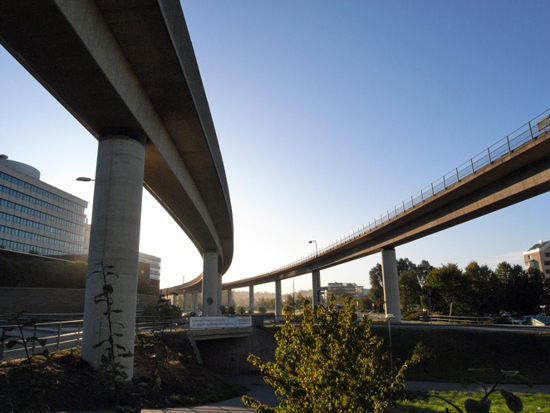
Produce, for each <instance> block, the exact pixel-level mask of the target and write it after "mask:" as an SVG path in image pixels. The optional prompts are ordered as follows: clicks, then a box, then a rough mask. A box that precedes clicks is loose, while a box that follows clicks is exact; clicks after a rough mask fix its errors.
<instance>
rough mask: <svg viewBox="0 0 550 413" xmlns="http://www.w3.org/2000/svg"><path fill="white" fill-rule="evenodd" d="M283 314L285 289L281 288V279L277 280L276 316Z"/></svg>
mask: <svg viewBox="0 0 550 413" xmlns="http://www.w3.org/2000/svg"><path fill="white" fill-rule="evenodd" d="M282 316H283V289H282V288H281V280H277V281H275V317H277V318H281V317H282Z"/></svg>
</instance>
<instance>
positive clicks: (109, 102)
mask: <svg viewBox="0 0 550 413" xmlns="http://www.w3.org/2000/svg"><path fill="white" fill-rule="evenodd" d="M0 43H1V44H2V46H3V47H5V48H6V49H7V50H8V52H9V53H10V54H11V55H12V56H13V57H14V58H15V59H16V60H17V61H18V62H19V63H20V64H21V65H22V66H23V67H24V68H25V69H26V70H28V71H29V73H31V74H32V75H33V76H34V77H35V79H36V80H37V81H38V82H40V83H41V84H42V85H43V86H44V87H45V88H46V89H47V90H48V91H49V92H50V93H51V94H52V95H53V96H54V97H55V98H56V99H57V100H58V101H59V102H60V103H61V104H62V105H63V106H64V107H65V108H66V109H67V110H68V111H69V112H70V113H71V114H72V115H73V116H74V117H75V118H76V119H78V121H79V122H80V123H81V124H82V125H83V126H84V127H85V128H86V129H87V130H88V131H89V132H90V134H91V135H92V136H93V137H95V138H96V139H97V140H98V141H99V148H98V161H97V171H96V177H95V194H94V207H93V222H92V229H91V240H90V254H89V260H88V262H89V270H88V272H89V273H92V272H93V271H97V270H100V269H101V268H100V266H99V265H97V264H98V263H102V264H103V265H105V266H112V268H111V267H109V268H107V269H106V271H111V272H114V273H117V274H118V276H119V277H118V278H116V279H115V277H114V276H112V275H110V276H109V277H108V283H109V284H112V285H113V287H114V292H113V294H112V297H114V302H115V303H116V304H115V306H116V308H117V309H120V310H122V311H123V312H122V313H120V314H117V322H120V323H121V324H123V325H125V326H127V327H126V328H124V329H123V331H122V334H123V337H122V338H121V341H120V342H119V343H120V344H121V345H123V346H124V347H126V349H128V350H132V349H133V339H134V327H133V326H134V317H135V307H136V302H135V300H136V290H137V264H138V252H139V251H138V247H139V226H140V215H141V199H142V188H143V187H144V186H145V188H146V189H147V190H148V191H149V192H150V193H151V194H152V195H153V197H155V198H156V199H157V201H159V203H160V204H161V205H162V206H163V207H164V208H165V209H166V211H168V213H169V214H170V215H171V216H172V217H173V218H174V220H175V221H176V222H177V223H178V225H179V226H180V227H181V228H182V229H183V231H185V233H186V234H187V235H188V236H189V238H190V239H191V240H192V242H193V243H194V244H195V246H196V247H197V249H198V250H199V252H200V253H201V254H202V255H203V257H204V270H203V274H201V276H200V277H202V278H204V279H205V282H204V284H202V285H203V286H204V287H203V295H204V296H205V297H206V298H207V299H208V301H212V303H213V305H210V306H207V307H205V309H204V310H205V312H208V311H209V310H210V311H212V314H213V315H214V314H217V311H218V310H217V309H218V308H219V305H218V299H219V297H221V290H220V288H219V286H220V285H221V276H222V275H223V273H225V272H226V271H227V269H228V268H229V266H230V264H231V260H232V257H233V220H232V212H231V202H230V198H229V191H228V185H227V180H226V176H225V170H224V166H223V162H222V157H221V153H220V149H219V145H218V140H217V137H216V132H215V130H214V124H213V121H212V117H211V114H210V109H209V106H208V102H207V99H206V95H205V92H204V88H203V85H202V80H201V77H200V73H199V69H198V66H197V62H196V59H195V54H194V52H193V46H192V43H191V40H190V37H189V33H188V30H187V26H186V23H185V19H184V16H183V12H182V9H181V5H180V3H179V1H178V0H78V1H65V0H25V1H21V0H2V1H1V2H0ZM59 149H60V150H62V148H59ZM102 292H103V279H102V277H101V274H95V275H93V276H89V278H88V283H87V287H86V302H85V315H84V338H83V350H82V355H83V357H84V358H85V359H87V360H88V361H89V362H90V363H91V364H92V365H94V366H98V365H99V363H100V360H101V354H102V353H103V351H104V350H103V349H102V348H98V349H94V348H93V345H94V344H96V343H98V342H100V341H102V340H105V338H106V334H107V333H106V325H105V323H103V322H100V320H101V319H103V317H104V316H103V315H102V313H103V312H104V311H105V310H104V306H103V304H102V303H101V302H100V303H95V301H96V297H98V294H101V293H102ZM126 364H127V367H128V368H129V369H130V370H129V372H130V374H129V376H130V377H131V376H132V374H131V372H132V370H131V368H132V364H133V363H132V359H129V360H128V361H127V363H126Z"/></svg>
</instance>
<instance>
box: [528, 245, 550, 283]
mask: <svg viewBox="0 0 550 413" xmlns="http://www.w3.org/2000/svg"><path fill="white" fill-rule="evenodd" d="M523 261H524V262H525V268H526V269H529V268H536V269H538V270H540V271H541V272H542V273H543V274H544V276H545V277H546V278H550V241H546V242H545V241H540V242H539V243H538V244H535V245H533V246H532V247H531V248H529V250H527V251H525V252H524V253H523Z"/></svg>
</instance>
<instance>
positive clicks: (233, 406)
mask: <svg viewBox="0 0 550 413" xmlns="http://www.w3.org/2000/svg"><path fill="white" fill-rule="evenodd" d="M228 378H229V379H230V380H231V381H234V382H235V383H239V384H241V385H243V386H246V387H248V388H249V389H250V391H249V392H248V393H247V395H248V396H250V397H252V398H254V399H256V400H259V401H261V402H262V403H266V404H268V405H269V406H276V405H277V404H278V402H277V397H276V396H275V393H274V391H273V388H272V387H271V386H269V385H268V384H266V383H265V382H264V381H263V379H262V377H261V376H260V375H259V374H255V373H251V374H239V375H235V376H231V377H228ZM406 389H407V390H410V391H430V390H436V391H452V390H454V391H461V390H464V389H463V387H462V385H461V384H460V383H435V382H407V383H406ZM499 389H504V390H509V391H512V392H514V393H543V394H550V384H539V385H535V386H534V387H533V388H532V389H530V388H529V387H527V386H525V385H521V384H504V385H501V386H499ZM468 390H471V391H481V389H480V388H479V387H478V388H476V387H474V386H470V387H469V388H468ZM253 411H254V409H251V408H249V407H246V406H245V405H244V404H243V402H242V401H241V398H240V397H235V398H233V399H229V400H224V401H221V402H217V403H211V404H208V405H205V406H194V407H166V408H163V409H143V410H142V413H250V412H253ZM96 413H107V412H96Z"/></svg>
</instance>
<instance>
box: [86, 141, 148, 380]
mask: <svg viewBox="0 0 550 413" xmlns="http://www.w3.org/2000/svg"><path fill="white" fill-rule="evenodd" d="M145 142H146V140H145V138H144V137H141V136H132V137H129V136H127V135H108V136H103V137H101V138H100V140H99V147H98V153H97V166H96V176H95V192H94V202H93V213H92V225H91V233H90V249H89V255H88V277H87V280H86V293H85V301H84V326H83V336H82V359H84V360H86V361H87V362H88V363H90V365H91V366H92V367H94V368H98V367H99V366H100V364H101V356H102V355H103V354H106V349H107V343H104V344H103V345H101V346H99V347H98V348H94V345H96V344H98V343H100V342H102V341H103V340H107V339H108V338H109V326H108V323H107V318H106V316H105V315H104V314H103V313H104V312H105V310H106V308H107V307H106V303H104V302H99V303H96V302H95V298H96V297H97V296H98V295H99V294H102V293H103V285H104V279H103V276H102V274H101V273H94V271H102V270H101V264H103V266H112V268H108V269H105V273H107V272H112V273H114V274H117V275H118V277H116V276H114V275H107V280H106V283H107V284H110V285H111V286H112V287H113V292H112V294H110V297H112V300H113V309H114V310H121V312H119V313H118V312H117V313H114V314H113V315H112V318H113V321H115V323H114V324H113V325H112V328H113V332H114V333H116V334H121V336H115V344H117V345H120V346H123V347H124V348H125V349H126V352H128V351H129V352H132V353H133V352H134V335H135V317H136V301H137V284H138V261H139V231H140V222H141V199H142V193H143V170H144V165H145ZM123 352H124V351H122V350H120V351H117V352H116V353H117V354H118V353H123ZM119 361H120V362H121V363H122V364H123V365H124V366H125V367H126V369H125V371H126V373H127V374H128V380H130V379H131V378H132V376H133V366H134V358H133V357H127V358H120V359H119Z"/></svg>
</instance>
